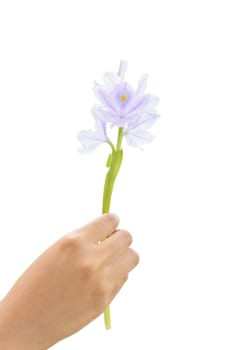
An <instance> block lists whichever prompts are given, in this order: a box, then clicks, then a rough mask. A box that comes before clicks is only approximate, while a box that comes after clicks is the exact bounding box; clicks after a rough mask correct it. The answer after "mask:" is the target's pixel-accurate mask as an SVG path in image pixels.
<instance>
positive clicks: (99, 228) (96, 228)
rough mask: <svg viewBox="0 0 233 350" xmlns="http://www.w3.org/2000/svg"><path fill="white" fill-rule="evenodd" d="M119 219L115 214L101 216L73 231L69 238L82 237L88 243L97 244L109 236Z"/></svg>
mask: <svg viewBox="0 0 233 350" xmlns="http://www.w3.org/2000/svg"><path fill="white" fill-rule="evenodd" d="M119 221H120V220H119V218H118V216H117V215H115V214H112V213H111V214H103V215H102V216H100V217H98V218H96V219H95V220H93V221H91V222H89V223H88V224H86V225H84V226H82V227H80V228H79V229H77V230H75V231H73V232H72V233H71V234H70V235H69V236H70V237H75V236H78V235H81V236H83V237H84V238H86V239H87V240H89V241H92V242H98V241H101V240H103V239H105V238H106V237H108V236H110V235H111V234H112V233H113V232H114V231H115V230H116V228H117V225H118V224H119Z"/></svg>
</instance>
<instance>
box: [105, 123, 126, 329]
mask: <svg viewBox="0 0 233 350" xmlns="http://www.w3.org/2000/svg"><path fill="white" fill-rule="evenodd" d="M122 139H123V128H119V130H118V138H117V146H116V149H114V147H112V153H111V154H110V156H109V158H108V161H107V166H108V167H109V170H108V172H107V175H106V178H105V183H104V192H103V204H102V214H104V213H109V210H110V204H111V198H112V192H113V187H114V183H115V180H116V177H117V175H118V172H119V170H120V167H121V163H122V157H123V151H122V149H121V143H122ZM104 322H105V328H106V329H110V328H111V315H110V306H108V307H107V309H106V310H105V311H104Z"/></svg>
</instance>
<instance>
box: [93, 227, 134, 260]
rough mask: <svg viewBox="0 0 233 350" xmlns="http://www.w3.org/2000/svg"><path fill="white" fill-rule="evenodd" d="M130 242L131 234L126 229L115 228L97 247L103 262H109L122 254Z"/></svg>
mask: <svg viewBox="0 0 233 350" xmlns="http://www.w3.org/2000/svg"><path fill="white" fill-rule="evenodd" d="M131 243H132V236H131V234H130V233H129V232H128V231H126V230H117V231H115V232H114V234H113V235H111V236H110V237H109V238H108V239H106V240H105V241H103V242H102V243H101V244H100V246H99V247H98V252H99V254H100V255H101V257H102V259H103V261H104V263H105V264H106V263H107V264H111V263H112V262H113V261H115V260H116V259H118V258H119V257H120V256H121V255H122V254H124V253H125V252H126V251H127V250H128V248H129V246H130V245H131Z"/></svg>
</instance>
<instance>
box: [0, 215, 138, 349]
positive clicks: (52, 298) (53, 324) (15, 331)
mask: <svg viewBox="0 0 233 350" xmlns="http://www.w3.org/2000/svg"><path fill="white" fill-rule="evenodd" d="M118 223H119V219H118V217H117V216H115V215H114V214H104V215H102V216H101V217H99V218H97V219H95V220H93V221H92V222H90V223H88V224H87V225H85V226H83V227H81V228H79V229H76V230H74V231H72V232H71V233H70V234H68V235H66V236H65V237H62V238H61V239H60V240H58V241H57V242H55V244H53V245H52V246H51V247H49V248H48V249H47V250H46V251H45V252H44V253H43V254H42V255H41V256H40V257H39V258H38V259H37V260H35V261H34V262H33V263H32V265H31V266H30V267H29V268H28V269H27V270H26V271H25V272H24V273H23V275H22V276H21V277H20V278H19V279H18V281H17V282H16V283H15V285H14V286H13V288H12V289H11V290H10V292H9V293H8V294H7V295H6V297H5V298H4V299H3V300H2V301H1V303H0V349H1V350H13V349H17V350H21V349H22V350H29V349H30V350H45V349H48V348H49V347H51V346H53V345H54V344H56V343H57V342H59V341H60V340H62V339H64V338H66V337H68V336H70V335H72V334H74V333H75V332H77V331H79V330H80V329H81V328H83V327H84V326H86V325H87V324H88V323H90V322H91V321H92V320H94V319H95V318H96V317H97V316H99V315H100V314H101V313H103V311H104V310H105V308H106V307H107V306H108V305H109V304H110V302H111V301H112V299H113V298H114V297H115V295H116V294H117V293H118V291H119V290H120V289H121V287H122V286H123V284H124V283H125V281H126V280H127V278H128V274H129V272H130V271H131V270H132V269H133V268H134V267H135V266H136V265H137V264H138V261H139V257H138V254H137V253H136V252H135V251H134V250H133V249H131V248H130V245H131V243H132V236H131V235H130V233H129V232H128V231H126V230H122V229H119V230H117V225H118ZM106 237H108V239H105V238H106ZM104 239H105V240H104ZM100 241H102V243H101V244H100Z"/></svg>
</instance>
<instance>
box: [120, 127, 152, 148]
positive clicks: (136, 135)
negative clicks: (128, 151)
mask: <svg viewBox="0 0 233 350" xmlns="http://www.w3.org/2000/svg"><path fill="white" fill-rule="evenodd" d="M125 138H126V140H127V143H128V145H129V146H132V147H139V145H144V144H146V143H150V142H152V141H153V140H154V138H155V136H154V135H152V134H151V133H150V132H148V131H147V130H143V129H132V130H130V131H129V132H127V133H126V134H125Z"/></svg>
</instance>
